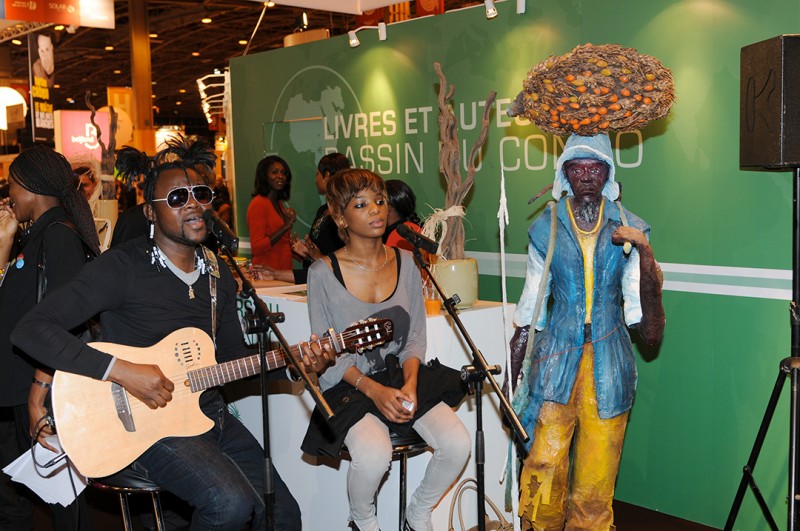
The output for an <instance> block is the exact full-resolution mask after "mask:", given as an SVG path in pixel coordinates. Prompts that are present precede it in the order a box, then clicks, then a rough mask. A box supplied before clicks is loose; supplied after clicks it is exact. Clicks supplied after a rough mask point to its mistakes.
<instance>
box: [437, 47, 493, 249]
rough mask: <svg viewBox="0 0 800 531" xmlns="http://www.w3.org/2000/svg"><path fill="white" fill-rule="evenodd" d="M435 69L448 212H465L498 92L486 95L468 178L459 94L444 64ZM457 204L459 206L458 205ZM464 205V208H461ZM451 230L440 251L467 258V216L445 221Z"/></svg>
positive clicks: (452, 216)
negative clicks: (463, 170)
mask: <svg viewBox="0 0 800 531" xmlns="http://www.w3.org/2000/svg"><path fill="white" fill-rule="evenodd" d="M433 68H434V70H435V71H436V75H437V77H438V78H439V118H438V120H439V140H440V141H441V143H442V147H441V151H440V152H439V171H440V172H442V174H443V175H444V178H445V181H446V182H447V192H446V195H445V207H444V211H445V212H458V211H460V212H463V202H464V199H465V198H466V197H467V193H469V190H470V188H472V185H473V183H474V182H475V171H476V168H475V158H476V157H477V155H478V152H479V151H480V150H481V148H482V147H483V145H484V144H485V143H486V136H487V134H488V133H489V123H490V122H489V116H490V114H491V110H492V106H493V105H494V100H495V97H496V96H497V94H496V93H495V92H490V93H489V96H488V97H487V98H486V102H485V105H484V108H483V118H482V120H481V132H480V134H479V135H478V138H477V139H475V143H474V144H473V145H472V149H471V150H470V153H469V158H468V159H467V177H466V179H462V177H461V144H460V142H459V141H458V122H457V121H456V117H455V115H454V114H453V109H452V106H451V103H450V102H451V101H452V99H453V94H454V93H455V86H454V85H449V86H448V84H447V78H446V77H445V75H444V74H443V73H442V65H441V64H439V63H438V62H435V63H433ZM454 207H455V208H454ZM459 207H460V208H459ZM445 223H446V224H447V229H446V230H442V231H441V232H442V233H443V236H442V238H441V240H440V241H439V254H440V255H442V256H443V257H444V258H446V259H450V260H463V259H464V258H465V255H464V219H463V214H462V215H455V214H454V215H449V216H448V217H447V219H446V221H445Z"/></svg>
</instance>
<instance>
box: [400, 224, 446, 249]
mask: <svg viewBox="0 0 800 531" xmlns="http://www.w3.org/2000/svg"><path fill="white" fill-rule="evenodd" d="M396 230H397V234H399V235H400V236H402V237H403V239H404V240H407V241H408V242H409V243H411V245H413V246H414V248H415V249H422V250H423V251H425V252H426V253H430V254H436V251H437V250H438V249H439V244H438V243H436V242H435V241H433V240H431V239H430V238H428V237H426V236H423V235H422V234H420V233H419V232H417V231H415V230H414V229H412V228H411V227H409V226H408V225H406V224H405V223H401V224H400V225H398V226H397V229H396Z"/></svg>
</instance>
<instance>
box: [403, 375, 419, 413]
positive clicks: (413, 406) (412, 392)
mask: <svg viewBox="0 0 800 531" xmlns="http://www.w3.org/2000/svg"><path fill="white" fill-rule="evenodd" d="M400 391H402V392H403V393H405V394H406V395H407V396H409V397H411V399H410V400H407V401H405V405H403V402H404V401H402V400H401V401H400V405H401V406H402V407H403V409H405V410H406V411H408V412H409V413H410V414H411V416H414V413H415V412H416V411H417V382H413V383H412V382H406V384H405V385H404V386H403V387H401V388H400Z"/></svg>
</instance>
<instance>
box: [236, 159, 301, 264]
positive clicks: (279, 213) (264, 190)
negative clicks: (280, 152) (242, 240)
mask: <svg viewBox="0 0 800 531" xmlns="http://www.w3.org/2000/svg"><path fill="white" fill-rule="evenodd" d="M291 185H292V172H291V170H290V169H289V165H288V164H287V163H286V161H285V160H283V159H282V158H280V157H278V156H277V155H270V156H268V157H265V158H263V159H261V161H260V162H259V163H258V166H257V167H256V178H255V185H254V189H253V199H252V200H251V201H250V205H249V206H248V207H247V227H248V229H249V231H250V252H251V253H252V254H253V264H254V265H263V266H267V267H269V268H272V269H292V248H291V244H290V237H291V229H292V225H294V221H295V219H296V217H297V216H296V214H295V212H294V210H292V209H291V208H289V205H288V204H286V201H288V200H289V192H290V191H291Z"/></svg>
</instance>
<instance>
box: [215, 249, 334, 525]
mask: <svg viewBox="0 0 800 531" xmlns="http://www.w3.org/2000/svg"><path fill="white" fill-rule="evenodd" d="M217 240H218V242H219V251H220V252H221V253H224V255H225V256H226V257H227V258H228V263H230V264H231V266H232V267H233V269H234V270H235V271H236V274H237V275H238V277H239V279H240V280H241V282H242V295H243V296H244V297H246V298H248V299H250V300H251V301H252V302H253V305H254V307H255V310H254V311H253V312H249V315H248V317H247V322H248V323H247V333H251V334H253V333H254V334H256V336H257V337H258V361H259V368H260V376H261V414H262V422H263V427H262V430H263V438H264V474H265V476H264V477H265V482H264V505H265V507H266V511H267V527H266V529H267V531H273V530H274V529H275V519H274V514H275V511H274V505H275V479H274V476H273V475H272V469H273V468H272V457H271V453H270V440H269V394H268V393H267V370H266V368H267V363H266V353H267V334H268V333H269V331H270V330H272V333H273V334H274V335H275V337H276V339H277V340H278V343H279V344H280V346H281V350H282V352H283V354H284V355H285V356H286V358H287V359H289V361H290V362H291V364H292V366H293V367H294V369H295V371H297V374H299V375H300V376H301V378H302V379H303V382H304V383H305V386H306V389H308V390H309V392H311V396H313V397H314V401H315V402H316V403H317V406H319V408H320V410H321V411H322V412H323V413H325V415H326V416H327V418H331V417H332V416H333V411H332V410H331V408H330V406H328V403H327V402H326V401H325V398H323V397H322V393H320V391H319V388H317V386H315V385H313V384H312V383H311V380H310V379H309V377H308V374H307V373H306V371H305V368H304V367H303V364H302V363H301V362H300V361H299V360H298V359H297V356H295V355H294V352H293V351H292V348H291V346H289V343H287V342H286V338H284V337H283V334H281V332H280V330H278V326H277V323H282V322H283V321H284V319H285V316H284V315H283V313H282V312H270V311H269V309H268V308H267V305H266V304H265V303H264V301H263V300H261V297H259V296H258V295H257V294H256V290H255V287H253V283H252V282H250V279H248V278H247V277H246V276H245V274H244V273H242V270H241V268H240V267H239V266H238V264H236V261H235V260H234V259H233V254H232V253H231V250H230V249H229V248H228V246H227V245H226V244H225V243H224V242H223V241H222V239H221V238H217ZM237 243H238V242H237Z"/></svg>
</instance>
